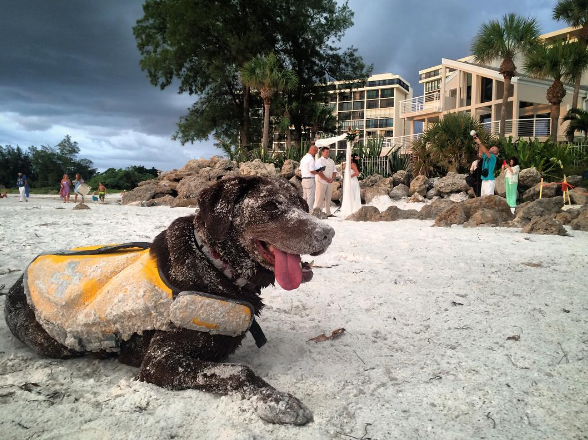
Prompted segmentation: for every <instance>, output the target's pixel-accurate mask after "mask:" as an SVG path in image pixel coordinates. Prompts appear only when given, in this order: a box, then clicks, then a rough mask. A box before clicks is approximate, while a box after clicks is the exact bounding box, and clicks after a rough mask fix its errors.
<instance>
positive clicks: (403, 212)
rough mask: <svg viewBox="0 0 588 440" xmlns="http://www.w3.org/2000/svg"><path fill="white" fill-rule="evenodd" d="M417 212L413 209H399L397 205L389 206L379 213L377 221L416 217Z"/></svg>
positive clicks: (417, 216)
mask: <svg viewBox="0 0 588 440" xmlns="http://www.w3.org/2000/svg"><path fill="white" fill-rule="evenodd" d="M418 218H419V212H418V211H417V210H415V209H400V208H399V207H398V206H394V205H392V206H389V207H388V209H386V210H385V211H384V212H382V213H381V214H380V218H379V221H383V222H391V221H395V220H408V219H418Z"/></svg>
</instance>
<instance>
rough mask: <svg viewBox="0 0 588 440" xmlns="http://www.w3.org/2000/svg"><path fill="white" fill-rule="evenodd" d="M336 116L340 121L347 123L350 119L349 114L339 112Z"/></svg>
mask: <svg viewBox="0 0 588 440" xmlns="http://www.w3.org/2000/svg"><path fill="white" fill-rule="evenodd" d="M337 116H339V120H340V121H347V120H349V119H351V112H341V113H339V114H338V115H337Z"/></svg>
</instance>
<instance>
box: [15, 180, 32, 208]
mask: <svg viewBox="0 0 588 440" xmlns="http://www.w3.org/2000/svg"><path fill="white" fill-rule="evenodd" d="M16 186H17V187H18V192H19V194H20V200H19V202H22V199H24V201H25V202H28V201H29V194H28V192H29V181H28V179H27V176H25V175H24V174H23V173H18V177H17V178H16Z"/></svg>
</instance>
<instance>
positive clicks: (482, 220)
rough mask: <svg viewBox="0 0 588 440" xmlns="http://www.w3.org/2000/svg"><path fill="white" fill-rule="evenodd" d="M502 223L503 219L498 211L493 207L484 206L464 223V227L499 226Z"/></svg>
mask: <svg viewBox="0 0 588 440" xmlns="http://www.w3.org/2000/svg"><path fill="white" fill-rule="evenodd" d="M501 223H503V219H502V218H501V216H500V214H499V213H498V212H496V211H494V210H492V209H486V208H482V209H479V210H477V211H476V212H474V214H473V215H472V216H471V217H470V219H469V220H468V221H467V222H465V223H464V224H463V227H464V228H472V227H476V226H498V225H500V224H501Z"/></svg>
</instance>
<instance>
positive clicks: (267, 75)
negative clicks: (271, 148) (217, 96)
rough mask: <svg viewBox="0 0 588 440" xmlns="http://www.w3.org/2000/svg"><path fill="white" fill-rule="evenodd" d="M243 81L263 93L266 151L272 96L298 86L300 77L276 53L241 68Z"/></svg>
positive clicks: (263, 140)
mask: <svg viewBox="0 0 588 440" xmlns="http://www.w3.org/2000/svg"><path fill="white" fill-rule="evenodd" d="M241 81H242V82H243V83H244V84H245V85H246V86H249V87H251V88H253V89H256V90H258V91H259V93H260V94H261V99H262V100H263V106H264V111H265V112H264V118H263V138H262V141H261V146H262V149H263V150H264V151H266V150H267V147H268V144H269V123H270V107H271V103H272V98H273V97H274V95H275V94H276V93H278V92H282V91H289V90H293V89H294V88H296V86H297V84H298V78H297V77H296V75H294V73H293V72H292V71H291V70H288V69H284V68H282V66H281V65H280V62H279V60H278V58H277V57H276V55H275V54H274V53H273V52H272V53H270V54H269V55H260V56H258V57H256V58H253V59H252V60H250V61H248V62H247V63H246V64H245V65H244V66H243V69H242V70H241Z"/></svg>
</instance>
